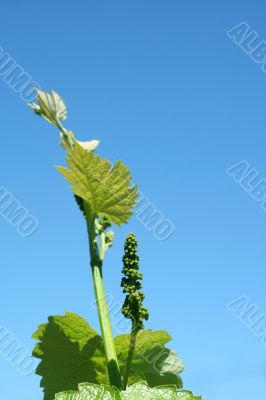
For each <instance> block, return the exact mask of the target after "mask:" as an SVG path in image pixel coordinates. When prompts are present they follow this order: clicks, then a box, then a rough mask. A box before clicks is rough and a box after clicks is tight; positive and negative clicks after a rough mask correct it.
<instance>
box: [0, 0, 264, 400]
mask: <svg viewBox="0 0 266 400" xmlns="http://www.w3.org/2000/svg"><path fill="white" fill-rule="evenodd" d="M265 12H266V6H265V2H263V1H256V2H246V3H245V2H243V1H234V2H232V1H223V2H217V1H216V2H213V1H201V2H197V1H182V2H181V1H174V0H173V1H167V0H166V1H139V0H136V1H134V2H130V1H98V2H95V1H90V0H88V1H75V2H74V1H67V2H63V1H51V0H48V1H46V2H44V3H36V2H35V1H32V0H29V1H26V2H25V1H22V0H20V1H15V0H10V1H9V2H5V3H4V4H2V7H1V27H0V33H1V41H0V45H1V46H2V47H3V49H4V50H5V51H7V52H8V53H9V54H10V55H11V56H12V57H13V58H14V59H15V60H16V62H17V63H18V64H19V65H21V66H22V67H23V68H24V69H25V70H26V71H27V72H28V73H29V74H30V75H31V76H32V78H33V79H34V80H35V81H37V82H38V83H39V84H40V86H41V87H42V89H44V90H50V89H56V90H57V91H58V92H59V93H60V94H61V95H62V96H63V98H64V99H65V101H66V103H67V105H68V110H69V118H68V120H67V121H66V126H67V127H69V128H71V129H72V130H73V131H74V132H75V134H76V136H77V137H78V138H79V139H81V140H86V139H94V138H98V139H100V140H101V146H100V148H99V152H100V154H101V155H102V156H107V157H108V158H110V159H111V160H113V161H115V160H117V159H119V158H121V159H122V160H123V161H124V162H126V163H127V164H128V165H129V166H130V168H131V170H132V174H133V177H134V181H135V182H138V184H139V187H140V190H141V191H142V192H144V193H145V194H146V195H147V196H148V197H149V198H150V200H151V201H152V202H153V203H154V204H155V205H156V206H157V207H158V208H159V209H160V210H161V211H162V212H163V213H164V214H165V215H166V216H167V218H169V219H170V220H171V221H173V223H174V224H175V227H176V229H175V233H174V235H172V237H171V238H170V239H168V240H166V241H162V242H160V241H158V240H156V239H155V237H154V236H153V234H152V233H151V232H149V231H148V230H147V229H145V227H143V226H142V225H141V224H140V223H139V222H138V221H137V219H136V218H135V217H133V218H132V220H131V221H130V224H129V225H128V226H125V227H123V228H122V229H120V230H118V229H117V230H116V242H115V246H114V247H113V248H112V250H111V251H110V252H109V254H108V256H107V259H106V265H105V278H106V291H107V292H108V293H110V294H112V295H113V297H114V298H115V299H116V300H117V301H118V302H119V301H122V299H123V296H122V294H121V291H120V287H119V285H120V269H121V256H122V247H123V240H124V239H125V237H126V235H127V233H129V232H130V231H134V232H135V233H136V234H137V236H138V238H139V242H140V246H139V247H140V255H141V265H142V270H143V273H144V288H145V293H146V297H147V301H146V304H147V305H148V307H149V309H150V321H149V323H148V326H149V327H152V328H154V329H166V330H168V331H169V332H170V333H171V335H172V337H173V342H172V343H171V347H173V348H175V349H176V350H177V352H178V354H179V355H180V357H181V358H182V359H183V361H184V363H185V366H186V372H184V374H183V380H184V386H185V388H187V389H191V390H193V391H194V392H195V394H202V395H203V399H204V400H224V399H226V400H233V399H241V400H248V399H250V398H253V399H255V398H260V399H261V398H264V397H265V395H266V347H265V346H263V345H262V343H261V341H260V338H258V337H256V336H255V335H253V334H252V332H251V331H250V330H249V329H248V328H247V327H245V326H244V325H243V324H242V323H241V322H240V321H239V320H238V319H237V318H236V317H235V316H234V315H233V313H231V312H230V311H229V310H228V309H227V304H228V303H229V302H231V301H233V300H234V299H236V298H238V297H239V296H241V295H246V296H248V297H249V298H250V300H251V301H252V302H254V303H255V304H256V305H257V307H258V309H259V310H260V312H261V314H263V313H266V301H265V277H266V272H265V260H266V259H265V254H266V252H265V249H266V247H265V238H266V213H265V212H264V211H263V210H262V208H261V207H260V204H259V203H257V202H256V201H254V200H253V199H252V198H251V197H250V195H249V194H248V193H246V192H245V191H244V190H243V189H242V188H241V187H240V186H239V185H238V184H237V183H236V182H235V181H234V180H233V179H232V178H231V177H229V176H228V175H227V173H226V170H227V169H228V168H229V167H230V166H232V165H234V164H235V163H237V162H238V161H241V160H243V159H246V160H247V161H248V162H249V163H250V165H251V166H252V167H254V168H256V169H257V170H258V171H259V173H260V176H261V178H266V163H265V159H266V157H265V145H266V124H265V110H266V75H265V73H263V72H262V71H261V68H260V66H259V65H257V64H256V63H254V62H253V61H252V60H251V59H250V58H249V57H248V55H246V54H245V53H244V52H243V51H242V50H241V49H240V48H239V47H237V46H236V45H235V44H234V42H233V41H232V40H230V39H229V38H228V37H227V35H226V32H227V30H228V29H230V28H232V27H234V26H235V25H237V24H239V23H240V22H242V21H246V22H247V23H248V24H249V25H250V26H251V27H252V29H254V30H256V31H257V32H258V33H259V35H260V37H261V40H264V39H266V25H265V19H264V15H265ZM0 92H1V132H2V134H1V138H2V139H1V140H2V144H1V147H0V170H1V180H0V186H5V187H7V188H8V190H9V191H10V192H12V193H13V194H14V196H15V197H16V198H18V199H19V200H20V201H21V202H22V204H23V205H25V206H26V207H27V208H28V210H29V211H30V212H31V213H32V214H33V215H34V216H36V218H38V221H39V228H38V230H37V232H36V233H35V234H34V235H32V236H31V237H29V238H23V237H21V236H20V235H19V234H18V233H17V231H16V229H14V228H12V227H11V226H10V225H9V224H8V223H7V222H6V221H5V220H4V218H3V217H1V216H0V235H1V243H2V246H1V265H2V267H1V291H0V304H1V318H0V324H1V325H5V326H6V327H8V329H10V330H11V331H12V332H13V333H14V334H15V335H16V337H17V338H18V339H19V340H20V341H21V343H23V345H25V346H26V347H27V348H28V349H29V350H30V351H31V349H32V348H33V346H34V341H33V340H32V339H30V337H31V334H32V333H33V332H34V331H35V330H36V327H37V325H38V324H39V323H42V322H45V321H46V319H47V316H48V315H62V314H63V313H64V311H65V310H69V311H73V312H77V313H79V314H81V315H82V316H84V317H85V318H87V319H88V320H89V322H90V323H91V324H92V325H93V326H94V327H98V321H97V314H96V312H95V310H94V309H93V307H92V306H91V304H92V302H93V292H92V282H91V275H90V269H89V258H88V246H87V238H86V231H85V225H84V222H83V220H82V218H81V215H80V214H79V212H78V210H77V207H76V205H75V204H74V202H73V198H72V195H71V193H70V191H69V190H68V185H67V184H66V182H65V181H64V180H63V179H62V177H61V176H60V175H59V173H58V172H57V171H56V170H55V169H54V168H53V165H58V164H64V151H63V150H62V149H61V148H60V147H59V145H58V134H57V132H56V130H54V129H53V127H52V126H49V125H48V124H47V123H45V121H43V120H41V119H40V118H39V119H38V118H37V117H35V116H34V115H33V114H32V112H31V111H30V110H29V109H27V107H26V106H25V103H24V102H23V101H22V99H21V98H20V96H19V94H16V93H14V92H13V91H12V89H11V88H10V87H9V86H8V85H7V84H6V83H5V82H4V81H3V80H2V79H0ZM116 333H117V332H116ZM0 375H1V380H0V381H1V382H0V395H1V398H3V399H5V400H42V391H41V389H40V388H39V377H38V376H34V375H32V376H29V377H24V376H21V375H20V374H19V373H18V371H17V370H16V368H14V367H12V366H11V365H10V364H9V363H8V362H7V360H6V359H5V358H4V357H2V356H1V357H0Z"/></svg>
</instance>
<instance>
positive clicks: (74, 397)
mask: <svg viewBox="0 0 266 400" xmlns="http://www.w3.org/2000/svg"><path fill="white" fill-rule="evenodd" d="M143 399H145V400H200V399H201V398H200V397H194V396H193V394H192V393H191V392H188V391H177V390H176V388H175V387H174V386H161V387H160V386H159V387H156V388H149V387H148V385H147V383H146V382H139V383H137V384H135V385H132V386H130V387H128V388H127V390H126V391H123V392H119V391H118V390H117V389H116V388H110V387H107V386H104V385H93V384H88V383H81V384H79V391H78V392H77V391H76V392H74V391H68V392H62V393H58V394H57V395H56V396H55V400H143Z"/></svg>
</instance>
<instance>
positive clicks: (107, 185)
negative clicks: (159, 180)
mask: <svg viewBox="0 0 266 400" xmlns="http://www.w3.org/2000/svg"><path fill="white" fill-rule="evenodd" d="M67 163H68V165H69V168H70V169H66V168H64V167H58V170H59V171H60V172H61V173H62V174H63V175H64V176H65V178H66V180H67V181H68V182H69V183H71V185H72V190H73V192H74V193H75V194H76V195H77V196H79V197H80V198H82V199H83V200H84V201H85V202H86V204H87V205H88V207H89V209H90V213H91V214H94V215H96V216H99V215H100V214H103V215H104V216H105V217H106V218H107V219H108V220H109V221H110V222H111V223H114V224H116V225H118V226H120V225H121V224H123V223H127V222H128V220H129V218H130V217H131V215H132V214H133V211H132V208H133V207H134V206H135V204H136V199H137V187H136V186H133V187H132V186H130V184H131V176H130V171H129V169H128V167H126V166H125V165H124V164H123V163H122V162H121V161H117V162H116V163H115V165H114V166H113V167H112V166H111V163H110V161H108V160H107V159H104V160H102V159H101V158H100V157H99V156H98V155H95V154H94V153H93V152H87V151H86V150H85V149H84V148H83V147H81V146H80V145H79V144H78V143H77V142H76V145H75V146H74V148H73V150H72V151H70V152H69V154H68V156H67Z"/></svg>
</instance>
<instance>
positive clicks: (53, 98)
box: [29, 90, 67, 126]
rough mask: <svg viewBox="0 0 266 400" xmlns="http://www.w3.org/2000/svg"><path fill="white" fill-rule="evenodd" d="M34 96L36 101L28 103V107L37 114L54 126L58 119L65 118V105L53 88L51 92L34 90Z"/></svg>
mask: <svg viewBox="0 0 266 400" xmlns="http://www.w3.org/2000/svg"><path fill="white" fill-rule="evenodd" d="M36 98H37V103H30V104H29V107H30V108H32V109H33V111H34V112H35V113H36V114H37V115H40V116H41V117H43V118H44V119H46V120H47V121H48V122H50V123H51V124H53V125H56V126H57V124H58V121H63V120H65V119H66V118H67V108H66V105H65V103H64V101H63V100H62V98H61V97H60V96H59V94H58V93H56V92H54V91H53V90H52V92H51V93H46V92H42V91H41V90H36Z"/></svg>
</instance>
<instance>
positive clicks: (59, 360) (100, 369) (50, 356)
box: [33, 312, 184, 400]
mask: <svg viewBox="0 0 266 400" xmlns="http://www.w3.org/2000/svg"><path fill="white" fill-rule="evenodd" d="M33 338H35V339H36V340H38V341H39V342H38V343H37V344H36V346H35V349H34V351H33V355H34V356H35V357H37V358H40V359H41V362H40V364H39V366H38V368H37V371H36V373H37V374H38V375H41V376H42V380H41V386H42V387H43V388H44V400H53V398H54V396H55V394H56V393H58V392H61V391H65V390H77V388H78V384H79V382H82V381H83V382H86V381H87V382H88V381H89V382H90V383H97V384H107V385H108V384H109V379H108V373H107V369H106V361H105V355H104V348H103V342H102V339H101V337H100V336H99V335H98V334H97V332H96V331H95V330H94V329H93V328H92V327H91V326H90V325H89V324H88V323H87V322H86V321H85V320H84V319H83V318H81V317H79V316H78V315H76V314H73V313H70V312H67V313H66V315H65V316H59V317H49V322H48V323H47V324H43V325H40V326H39V329H38V330H37V332H35V334H34V335H33ZM170 340H171V337H170V336H169V334H168V333H167V332H164V331H155V332H153V331H152V330H147V331H142V332H140V333H139V334H138V338H137V345H136V352H135V355H134V358H133V362H132V368H131V372H130V376H129V384H133V383H136V382H140V381H143V380H146V381H147V382H148V384H149V386H150V387H154V386H158V385H162V384H165V385H167V384H173V385H175V386H177V387H181V386H182V382H181V379H180V377H179V373H180V372H182V370H183V368H184V367H183V364H182V362H181V361H180V360H179V358H178V357H177V355H176V353H175V352H173V351H171V350H169V349H167V348H166V347H165V344H166V343H168V342H169V341H170ZM115 345H116V349H117V353H118V359H119V364H120V368H121V372H122V373H123V371H124V369H125V365H126V360H127V353H128V346H129V335H120V336H118V337H117V338H116V339H115ZM75 396H76V395H75Z"/></svg>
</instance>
